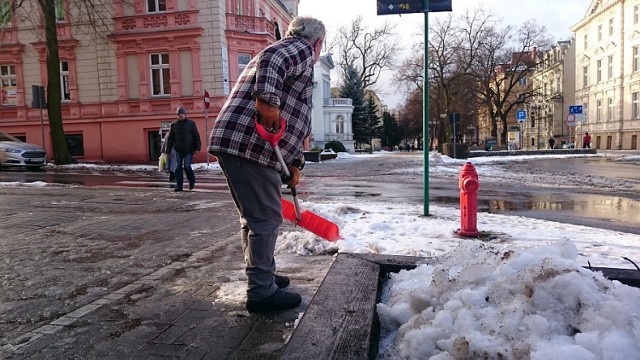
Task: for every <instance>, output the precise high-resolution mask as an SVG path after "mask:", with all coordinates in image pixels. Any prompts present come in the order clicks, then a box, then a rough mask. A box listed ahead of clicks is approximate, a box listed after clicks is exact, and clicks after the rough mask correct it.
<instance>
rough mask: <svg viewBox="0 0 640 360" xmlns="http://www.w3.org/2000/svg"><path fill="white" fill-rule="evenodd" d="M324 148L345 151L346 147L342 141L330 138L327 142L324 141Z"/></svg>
mask: <svg viewBox="0 0 640 360" xmlns="http://www.w3.org/2000/svg"><path fill="white" fill-rule="evenodd" d="M324 148H325V149H331V150H333V151H335V152H337V153H338V152H347V148H345V147H344V145H342V143H341V142H340V141H337V140H332V141H329V142H328V143H326V144H325V145H324Z"/></svg>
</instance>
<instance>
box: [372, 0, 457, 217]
mask: <svg viewBox="0 0 640 360" xmlns="http://www.w3.org/2000/svg"><path fill="white" fill-rule="evenodd" d="M420 5H422V6H420ZM434 11H435V12H440V11H452V6H451V0H400V1H398V0H378V1H377V12H378V15H392V14H412V13H423V14H424V78H423V85H424V86H423V91H422V102H423V104H424V105H423V107H422V110H423V113H422V153H423V157H424V161H423V164H424V171H423V185H424V215H425V216H428V215H429V149H428V147H429V146H428V145H427V144H428V143H429V141H428V140H429V12H434Z"/></svg>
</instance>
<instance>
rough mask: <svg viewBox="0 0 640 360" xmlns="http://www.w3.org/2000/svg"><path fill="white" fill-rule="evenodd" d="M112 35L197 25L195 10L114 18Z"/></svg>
mask: <svg viewBox="0 0 640 360" xmlns="http://www.w3.org/2000/svg"><path fill="white" fill-rule="evenodd" d="M114 21H115V28H116V29H115V31H114V33H113V34H114V35H120V34H131V33H141V32H153V31H158V30H169V29H180V28H192V27H198V26H199V25H198V13H197V12H196V11H181V12H172V13H157V14H144V15H142V16H123V17H118V18H115V19H114Z"/></svg>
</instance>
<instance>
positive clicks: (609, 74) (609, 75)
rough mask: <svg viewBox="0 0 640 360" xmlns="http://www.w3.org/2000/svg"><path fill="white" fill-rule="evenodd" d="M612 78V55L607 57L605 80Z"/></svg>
mask: <svg viewBox="0 0 640 360" xmlns="http://www.w3.org/2000/svg"><path fill="white" fill-rule="evenodd" d="M611 78H613V55H609V56H608V57H607V79H611Z"/></svg>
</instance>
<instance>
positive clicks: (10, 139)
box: [0, 133, 22, 142]
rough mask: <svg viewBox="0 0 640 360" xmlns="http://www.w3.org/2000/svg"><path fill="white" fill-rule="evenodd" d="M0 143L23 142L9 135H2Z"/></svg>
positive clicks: (0, 135) (0, 134)
mask: <svg viewBox="0 0 640 360" xmlns="http://www.w3.org/2000/svg"><path fill="white" fill-rule="evenodd" d="M0 141H17V142H22V141H20V139H17V138H15V137H13V136H11V135H9V134H7V133H0Z"/></svg>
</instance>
